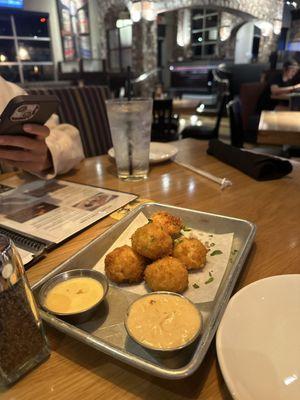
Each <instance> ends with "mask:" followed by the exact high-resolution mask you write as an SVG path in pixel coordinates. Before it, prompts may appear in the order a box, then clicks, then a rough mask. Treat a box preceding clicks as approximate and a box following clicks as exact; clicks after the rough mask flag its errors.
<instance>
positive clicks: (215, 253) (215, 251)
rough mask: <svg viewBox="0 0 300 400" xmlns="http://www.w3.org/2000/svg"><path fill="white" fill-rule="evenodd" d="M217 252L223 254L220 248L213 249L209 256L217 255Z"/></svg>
mask: <svg viewBox="0 0 300 400" xmlns="http://www.w3.org/2000/svg"><path fill="white" fill-rule="evenodd" d="M219 254H223V251H221V250H214V251H213V252H212V253H211V256H218V255H219Z"/></svg>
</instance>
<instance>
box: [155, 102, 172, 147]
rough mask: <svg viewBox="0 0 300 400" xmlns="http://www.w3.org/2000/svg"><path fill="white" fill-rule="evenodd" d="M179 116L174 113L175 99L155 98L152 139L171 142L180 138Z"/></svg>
mask: <svg viewBox="0 0 300 400" xmlns="http://www.w3.org/2000/svg"><path fill="white" fill-rule="evenodd" d="M178 127H179V121H178V117H177V116H174V115H173V100H172V99H163V100H153V122H152V128H151V140H152V141H154V142H170V141H172V140H178Z"/></svg>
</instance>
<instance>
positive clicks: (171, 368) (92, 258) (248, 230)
mask: <svg viewBox="0 0 300 400" xmlns="http://www.w3.org/2000/svg"><path fill="white" fill-rule="evenodd" d="M141 211H142V212H143V213H144V214H145V215H146V217H148V218H150V216H151V215H152V214H153V213H154V212H156V211H167V212H169V213H171V214H173V215H177V216H180V217H181V218H182V219H183V221H184V223H185V225H186V226H188V227H191V228H194V229H201V230H202V231H207V232H210V233H216V234H224V233H229V232H233V233H234V239H233V248H234V249H237V250H238V251H237V252H235V255H233V256H232V257H231V258H230V261H229V262H228V265H227V268H226V271H225V274H224V277H223V279H222V282H221V284H220V286H219V289H218V291H217V294H216V297H215V299H214V300H213V301H212V302H209V303H199V304H196V306H197V307H198V308H199V310H200V311H201V312H202V315H203V329H202V335H201V336H200V337H199V340H198V341H196V343H194V344H193V345H192V346H190V347H188V348H186V349H183V350H181V351H178V352H174V353H171V354H169V355H168V356H166V355H164V356H158V355H157V354H155V353H153V352H151V351H147V350H146V349H144V348H142V347H141V346H139V345H138V344H136V343H135V342H133V341H132V340H131V339H130V338H129V337H128V335H127V333H126V330H125V327H124V317H125V314H126V311H127V308H128V307H129V305H130V304H131V303H132V301H133V300H135V299H136V298H137V297H139V296H138V295H137V294H134V293H130V292H128V291H125V290H123V289H120V288H117V287H114V286H110V288H109V292H108V295H107V297H106V300H105V301H104V302H103V305H102V312H100V313H97V315H96V316H94V317H93V318H92V319H91V320H90V321H88V322H86V323H83V324H80V325H71V324H68V323H66V322H64V321H63V320H61V319H59V318H56V317H55V316H53V315H51V314H49V313H46V312H45V311H43V310H40V312H41V316H42V318H43V319H44V321H46V322H47V323H49V324H50V325H52V326H54V327H55V328H57V329H58V330H60V331H62V332H64V333H66V334H67V335H70V336H72V337H74V338H76V339H78V340H80V341H81V342H83V343H86V344H87V345H90V346H92V347H94V348H95V349H97V350H100V351H103V352H104V353H106V354H110V355H111V356H113V357H115V358H117V359H118V360H121V361H124V362H125V363H127V364H130V365H132V366H134V367H136V368H139V369H141V370H143V371H146V372H148V373H150V374H153V375H156V376H159V377H161V378H166V379H182V378H185V377H187V376H189V375H191V374H192V373H193V372H194V371H195V370H196V369H197V368H198V367H199V365H200V364H201V362H202V360H203V358H204V356H205V354H206V351H207V349H208V347H209V345H210V343H211V341H212V339H213V337H214V334H215V332H216V329H217V327H218V324H219V322H220V319H221V317H222V315H223V312H224V310H225V307H226V305H227V302H228V300H229V298H230V295H231V292H232V290H233V288H234V285H235V283H236V280H237V278H238V276H239V274H240V272H241V269H242V267H243V264H244V262H245V259H246V257H247V254H248V253H249V251H250V248H251V245H252V242H253V239H254V236H255V230H256V228H255V225H254V224H252V223H251V222H248V221H245V220H241V219H236V218H230V217H225V216H223V215H215V214H209V213H205V212H201V211H195V210H189V209H185V208H179V207H173V206H167V205H163V204H158V203H148V204H143V205H142V206H140V207H139V208H137V209H135V210H134V211H132V212H131V213H130V214H128V215H127V216H126V217H125V218H124V219H122V220H121V221H119V222H117V223H116V224H115V225H113V226H112V227H111V228H109V229H108V230H107V231H106V232H105V233H103V234H102V235H101V236H99V237H98V238H96V239H95V240H93V241H92V242H91V243H89V244H88V245H87V246H85V247H84V248H83V249H82V250H80V251H79V252H78V253H76V254H75V255H74V256H73V257H71V258H70V259H68V260H67V261H65V262H64V263H63V264H61V265H60V266H58V267H57V268H56V269H55V270H54V271H52V272H51V273H50V274H48V275H46V276H45V277H44V278H43V279H41V280H40V281H39V282H37V283H36V284H35V285H34V286H33V291H34V293H35V295H37V294H38V291H39V289H40V287H41V285H43V283H45V282H46V281H47V280H48V279H49V278H51V277H52V276H54V275H56V274H58V273H59V272H62V271H66V270H69V269H74V268H92V267H93V266H94V265H95V264H96V262H97V261H98V260H99V258H101V257H102V256H103V255H104V253H105V252H106V251H107V250H108V249H109V248H110V246H111V245H112V244H113V243H114V242H115V240H116V239H117V238H118V237H119V235H120V234H121V233H122V232H123V231H124V230H125V229H126V228H127V226H128V225H129V224H130V223H131V222H132V220H133V219H134V218H135V217H136V216H137V214H138V213H140V212H141Z"/></svg>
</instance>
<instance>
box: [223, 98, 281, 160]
mask: <svg viewBox="0 0 300 400" xmlns="http://www.w3.org/2000/svg"><path fill="white" fill-rule="evenodd" d="M226 108H227V112H228V116H229V126H230V144H231V146H234V147H239V148H242V147H244V144H250V145H252V146H251V147H250V148H251V151H253V152H257V153H268V154H272V155H276V156H282V157H286V152H285V151H284V149H283V148H282V147H279V146H264V145H259V144H257V131H256V132H254V131H245V130H244V128H243V120H242V111H241V102H240V99H239V97H235V98H234V99H233V100H231V101H230V102H229V103H228V104H227V105H226ZM257 126H258V123H257Z"/></svg>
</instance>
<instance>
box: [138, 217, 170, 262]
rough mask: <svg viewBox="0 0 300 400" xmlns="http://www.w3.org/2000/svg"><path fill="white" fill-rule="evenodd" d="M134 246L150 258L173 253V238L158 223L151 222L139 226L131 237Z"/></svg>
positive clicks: (153, 258) (154, 258) (155, 258)
mask: <svg viewBox="0 0 300 400" xmlns="http://www.w3.org/2000/svg"><path fill="white" fill-rule="evenodd" d="M131 242H132V248H133V250H134V251H136V252H137V253H139V254H141V255H142V256H144V257H147V258H150V260H157V259H158V258H161V257H164V256H167V255H170V254H172V251H173V240H172V238H171V236H170V235H169V234H168V233H167V232H166V231H165V230H164V229H163V228H162V227H161V226H160V225H158V224H154V223H150V224H147V225H144V226H142V227H141V228H138V229H137V230H136V231H135V232H134V234H133V235H132V237H131Z"/></svg>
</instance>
